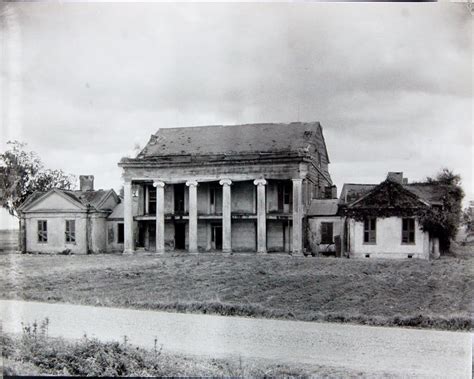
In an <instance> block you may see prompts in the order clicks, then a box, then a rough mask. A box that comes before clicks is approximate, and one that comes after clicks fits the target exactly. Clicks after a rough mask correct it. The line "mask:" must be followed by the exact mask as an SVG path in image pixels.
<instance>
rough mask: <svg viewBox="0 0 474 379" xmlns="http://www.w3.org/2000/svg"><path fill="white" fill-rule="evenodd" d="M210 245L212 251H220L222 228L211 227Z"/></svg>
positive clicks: (219, 226)
mask: <svg viewBox="0 0 474 379" xmlns="http://www.w3.org/2000/svg"><path fill="white" fill-rule="evenodd" d="M211 245H212V249H214V250H222V226H221V225H212V235H211Z"/></svg>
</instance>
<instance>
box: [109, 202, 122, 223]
mask: <svg viewBox="0 0 474 379" xmlns="http://www.w3.org/2000/svg"><path fill="white" fill-rule="evenodd" d="M123 213H124V208H123V202H121V203H119V204H117V206H116V207H115V208H114V210H113V211H112V213H111V214H109V215H108V216H107V219H109V220H112V219H119V220H122V219H123Z"/></svg>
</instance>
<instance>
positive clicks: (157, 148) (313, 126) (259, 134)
mask: <svg viewBox="0 0 474 379" xmlns="http://www.w3.org/2000/svg"><path fill="white" fill-rule="evenodd" d="M311 148H312V149H313V151H310V150H311ZM315 150H316V151H318V152H320V153H321V154H325V155H326V158H327V160H328V162H329V157H328V154H327V149H326V143H325V141H324V137H323V133H322V128H321V125H320V124H319V122H294V123H290V124H282V123H265V124H244V125H228V126H223V125H215V126H196V127H186V128H185V127H183V128H165V129H159V130H158V131H157V132H156V133H155V134H154V135H152V136H151V138H150V141H149V142H148V144H147V145H146V146H145V148H144V149H143V150H142V151H141V152H140V153H139V154H138V156H137V159H146V158H156V157H166V156H183V155H220V154H226V155H232V154H237V155H238V154H252V153H253V154H255V153H276V152H301V151H304V152H314V151H315Z"/></svg>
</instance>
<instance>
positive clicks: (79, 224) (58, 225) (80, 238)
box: [25, 213, 87, 254]
mask: <svg viewBox="0 0 474 379" xmlns="http://www.w3.org/2000/svg"><path fill="white" fill-rule="evenodd" d="M38 220H46V221H47V222H48V242H38ZM66 220H75V221H76V242H75V243H66V235H65V232H66ZM25 224H26V250H27V251H28V252H35V253H36V252H38V253H49V254H53V253H60V252H62V251H64V250H66V249H69V250H71V252H72V253H74V254H87V237H86V214H85V213H60V214H57V213H56V214H55V213H43V214H28V215H26V219H25Z"/></svg>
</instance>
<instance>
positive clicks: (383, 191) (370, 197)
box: [349, 180, 428, 209]
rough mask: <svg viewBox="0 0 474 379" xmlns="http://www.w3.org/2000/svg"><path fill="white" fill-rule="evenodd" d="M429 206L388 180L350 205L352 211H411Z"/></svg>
mask: <svg viewBox="0 0 474 379" xmlns="http://www.w3.org/2000/svg"><path fill="white" fill-rule="evenodd" d="M427 205H428V204H427V203H426V202H425V201H423V200H422V199H420V198H419V197H418V196H417V195H415V194H414V193H412V192H410V191H408V190H407V189H405V188H403V186H402V185H401V184H398V183H396V182H393V181H390V180H386V181H384V182H382V183H380V184H379V185H378V186H377V187H375V188H374V189H373V190H372V191H370V192H369V193H367V194H366V195H365V196H362V197H361V198H359V199H358V200H357V201H355V202H353V203H352V204H350V205H349V207H350V208H352V209H360V208H363V209H368V208H377V209H380V208H399V209H403V208H406V209H411V208H419V207H423V206H427Z"/></svg>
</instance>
